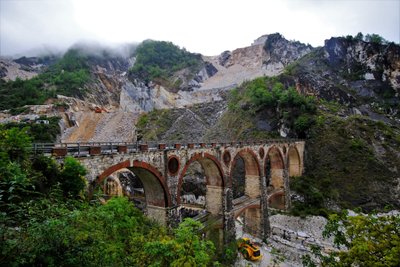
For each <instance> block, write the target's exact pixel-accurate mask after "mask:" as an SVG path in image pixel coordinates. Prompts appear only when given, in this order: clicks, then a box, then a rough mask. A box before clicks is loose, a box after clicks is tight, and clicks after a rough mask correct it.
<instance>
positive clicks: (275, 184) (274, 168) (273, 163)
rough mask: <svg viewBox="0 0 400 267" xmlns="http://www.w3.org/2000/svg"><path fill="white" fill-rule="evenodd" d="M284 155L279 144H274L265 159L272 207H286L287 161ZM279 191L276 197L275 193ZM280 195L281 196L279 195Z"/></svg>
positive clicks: (268, 191)
mask: <svg viewBox="0 0 400 267" xmlns="http://www.w3.org/2000/svg"><path fill="white" fill-rule="evenodd" d="M283 159H284V157H283V155H282V153H281V151H280V149H279V148H278V147H277V146H272V147H271V148H270V149H269V150H268V153H267V157H266V160H265V176H266V178H267V193H268V195H269V197H268V204H269V206H270V207H271V208H276V209H284V207H285V203H286V199H285V194H282V192H284V191H285V190H286V188H285V171H284V170H285V162H284V160H283ZM277 193H279V194H278V195H276V196H275V197H273V196H274V195H275V194H277ZM278 196H279V197H278Z"/></svg>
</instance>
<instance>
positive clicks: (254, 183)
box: [244, 175, 260, 198]
mask: <svg viewBox="0 0 400 267" xmlns="http://www.w3.org/2000/svg"><path fill="white" fill-rule="evenodd" d="M245 179H246V188H245V191H244V194H245V195H246V196H249V197H250V198H257V197H259V196H260V176H258V175H246V178H245Z"/></svg>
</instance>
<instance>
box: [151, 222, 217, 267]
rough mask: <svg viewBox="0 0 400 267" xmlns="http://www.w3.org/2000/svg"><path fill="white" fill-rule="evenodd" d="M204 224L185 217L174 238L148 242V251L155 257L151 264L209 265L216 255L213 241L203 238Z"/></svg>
mask: <svg viewBox="0 0 400 267" xmlns="http://www.w3.org/2000/svg"><path fill="white" fill-rule="evenodd" d="M201 228H202V224H201V223H200V222H198V221H195V220H193V219H190V218H187V219H185V220H184V221H183V222H182V223H181V224H180V225H179V227H178V228H177V229H176V230H175V235H174V238H172V239H171V238H169V239H163V240H161V241H154V242H149V243H147V244H146V246H145V249H146V251H147V252H148V253H149V254H150V255H151V256H152V257H153V260H152V262H151V265H150V266H177V267H178V266H182V267H185V266H207V264H209V263H210V262H211V260H212V258H213V256H214V253H215V247H214V244H213V243H212V242H211V241H207V240H204V239H202V237H201Z"/></svg>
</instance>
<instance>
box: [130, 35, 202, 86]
mask: <svg viewBox="0 0 400 267" xmlns="http://www.w3.org/2000/svg"><path fill="white" fill-rule="evenodd" d="M200 63H201V56H200V55H199V54H193V53H190V52H188V51H186V50H185V49H181V48H179V47H178V46H176V45H174V44H173V43H171V42H165V41H152V40H148V41H144V42H143V43H142V44H140V45H139V46H138V47H137V49H136V62H135V65H134V66H133V68H132V69H131V73H132V74H133V75H135V76H138V77H140V78H142V79H144V80H145V81H150V80H152V81H154V80H168V78H170V76H172V74H174V72H176V71H178V70H181V69H184V68H192V69H196V68H198V67H199V66H200Z"/></svg>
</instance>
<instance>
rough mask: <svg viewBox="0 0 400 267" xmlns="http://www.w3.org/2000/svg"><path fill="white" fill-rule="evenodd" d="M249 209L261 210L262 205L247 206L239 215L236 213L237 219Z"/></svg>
mask: <svg viewBox="0 0 400 267" xmlns="http://www.w3.org/2000/svg"><path fill="white" fill-rule="evenodd" d="M247 209H261V205H260V204H254V205H250V206H246V207H244V208H242V209H240V210H239V211H238V212H237V213H236V212H235V219H236V218H238V217H239V216H240V215H242V214H243V212H245V211H246V210H247Z"/></svg>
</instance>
